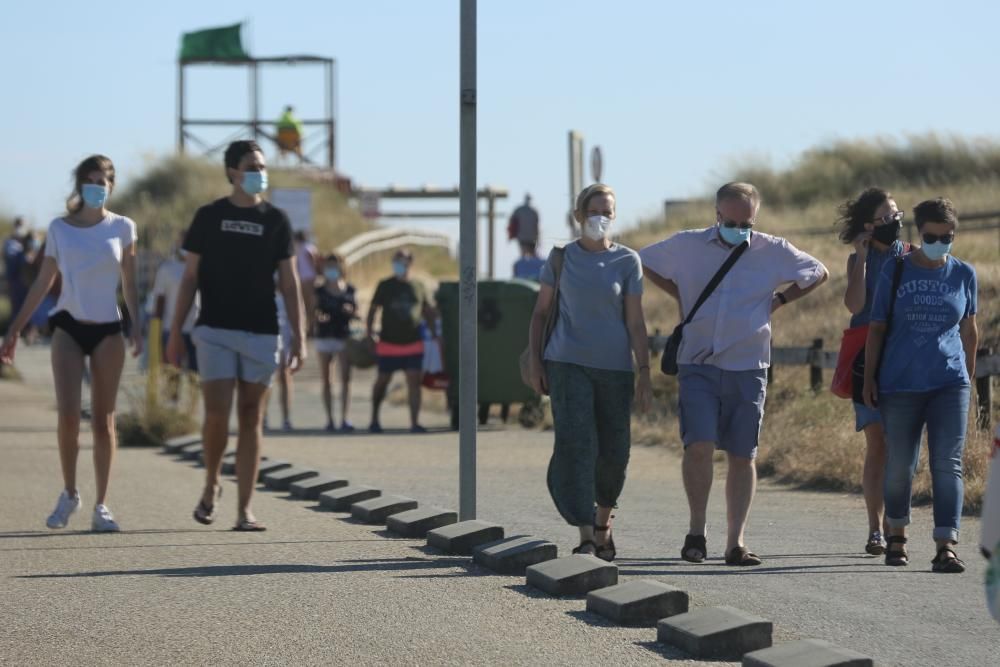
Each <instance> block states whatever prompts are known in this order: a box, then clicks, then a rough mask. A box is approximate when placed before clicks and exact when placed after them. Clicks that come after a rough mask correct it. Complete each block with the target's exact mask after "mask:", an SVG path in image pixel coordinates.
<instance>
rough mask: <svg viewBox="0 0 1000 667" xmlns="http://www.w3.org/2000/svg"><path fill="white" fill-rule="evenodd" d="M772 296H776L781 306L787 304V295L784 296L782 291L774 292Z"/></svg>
mask: <svg viewBox="0 0 1000 667" xmlns="http://www.w3.org/2000/svg"><path fill="white" fill-rule="evenodd" d="M774 296H776V297H778V301H780V302H781V305H782V306H787V305H788V297H787V296H785V293H784V292H775V293H774Z"/></svg>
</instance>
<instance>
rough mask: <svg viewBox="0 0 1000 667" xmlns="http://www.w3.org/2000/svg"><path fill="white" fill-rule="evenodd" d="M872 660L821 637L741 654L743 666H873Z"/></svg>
mask: <svg viewBox="0 0 1000 667" xmlns="http://www.w3.org/2000/svg"><path fill="white" fill-rule="evenodd" d="M874 664H875V661H874V660H872V659H871V658H869V657H868V656H866V655H862V654H861V653H858V652H857V651H852V650H850V649H846V648H840V647H839V646H834V645H833V644H831V643H830V642H828V641H823V640H822V639H800V640H799V641H795V642H788V643H787V644H778V645H777V646H772V647H771V648H765V649H761V650H760V651H754V652H753V653H747V654H746V655H744V656H743V667H872V666H873V665H874Z"/></svg>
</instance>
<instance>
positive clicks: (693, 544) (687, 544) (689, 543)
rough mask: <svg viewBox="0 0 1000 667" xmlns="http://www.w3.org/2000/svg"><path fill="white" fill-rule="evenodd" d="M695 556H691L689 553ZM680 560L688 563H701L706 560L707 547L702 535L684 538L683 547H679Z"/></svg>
mask: <svg viewBox="0 0 1000 667" xmlns="http://www.w3.org/2000/svg"><path fill="white" fill-rule="evenodd" d="M692 551H693V552H695V553H696V554H697V555H695V556H691V555H690V553H689V552H692ZM681 558H683V559H684V560H686V561H687V562H689V563H703V562H704V561H705V559H706V558H708V545H707V544H706V542H705V536H704V535H688V536H687V537H685V538H684V546H683V547H681Z"/></svg>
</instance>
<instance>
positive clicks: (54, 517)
mask: <svg viewBox="0 0 1000 667" xmlns="http://www.w3.org/2000/svg"><path fill="white" fill-rule="evenodd" d="M81 504H82V503H81V502H80V492H79V491H78V492H76V493H75V494H73V495H72V496H71V495H69V493H67V492H66V490H65V489H63V492H62V493H60V494H59V500H58V502H56V508H55V509H54V510H52V514H50V515H49V518H48V519H46V520H45V525H46V526H48V527H49V528H52V529H53V530H55V529H57V528H65V527H66V522H67V521H69V517H70V515H71V514H72V513H73V512H75V511H77V510H78V509H80V505H81Z"/></svg>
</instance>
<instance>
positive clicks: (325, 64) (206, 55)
mask: <svg viewBox="0 0 1000 667" xmlns="http://www.w3.org/2000/svg"><path fill="white" fill-rule="evenodd" d="M242 28H243V24H242V23H237V24H236V25H231V26H225V27H222V28H211V29H208V30H199V31H197V32H189V33H185V34H184V35H183V36H182V37H181V50H180V55H179V57H178V58H177V149H178V150H179V151H180V152H182V153H183V152H185V151H186V150H187V148H188V145H189V144H193V145H196V146H197V147H198V149H199V150H201V151H202V152H203V153H204V154H205V155H212V154H214V153H218V152H219V151H222V150H224V149H225V147H226V146H227V145H228V144H229V142H231V141H234V140H236V139H242V138H251V139H254V140H255V141H257V142H261V143H263V142H262V140H264V139H266V140H267V142H269V143H271V144H273V145H274V146H275V148H277V149H278V151H279V153H287V152H293V153H295V154H296V155H298V156H299V158H300V160H301V162H302V163H303V164H305V165H312V166H316V167H321V168H322V167H325V168H326V169H328V170H330V171H331V172H332V171H334V170H335V168H336V166H337V141H336V129H337V125H336V118H335V112H334V110H335V102H336V100H335V95H336V67H337V61H336V60H334V59H333V58H324V57H322V56H309V55H290V56H270V57H266V58H256V57H253V56H251V55H250V54H248V53H247V52H246V50H245V49H244V47H243V39H242V36H241V32H242ZM299 65H312V66H319V67H320V68H321V69H322V75H323V86H324V97H323V99H324V105H325V113H324V115H323V117H322V118H312V119H309V118H307V119H302V120H298V119H295V120H296V122H297V123H299V129H298V131H297V133H296V134H297V136H292V134H293V133H292V132H291V131H290V128H289V125H288V123H283V122H282V120H283V118H284V117H283V118H282V119H277V120H263V119H261V118H260V77H261V69H262V68H263V67H267V66H286V67H294V66H299ZM189 67H245V68H246V69H247V73H248V76H247V81H248V87H249V97H250V118H248V119H235V120H233V119H203V118H202V119H198V118H188V117H187V115H186V113H185V100H186V90H185V85H184V77H185V71H186V70H187V68H189ZM205 127H221V128H232V129H233V133H232V134H231V135H230V136H229V137H227V138H226V140H225V141H223V142H220V143H216V144H213V143H211V142H209V141H205V140H203V139H201V138H200V137H199V136H198V135H197V133H196V132H195V130H196V129H197V128H205ZM305 128H318V129H319V131H318V132H314V133H312V134H309V135H306V134H305ZM324 153H325V158H326V159H325V160H323V159H322V158H323V157H324V155H323V154H324Z"/></svg>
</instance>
